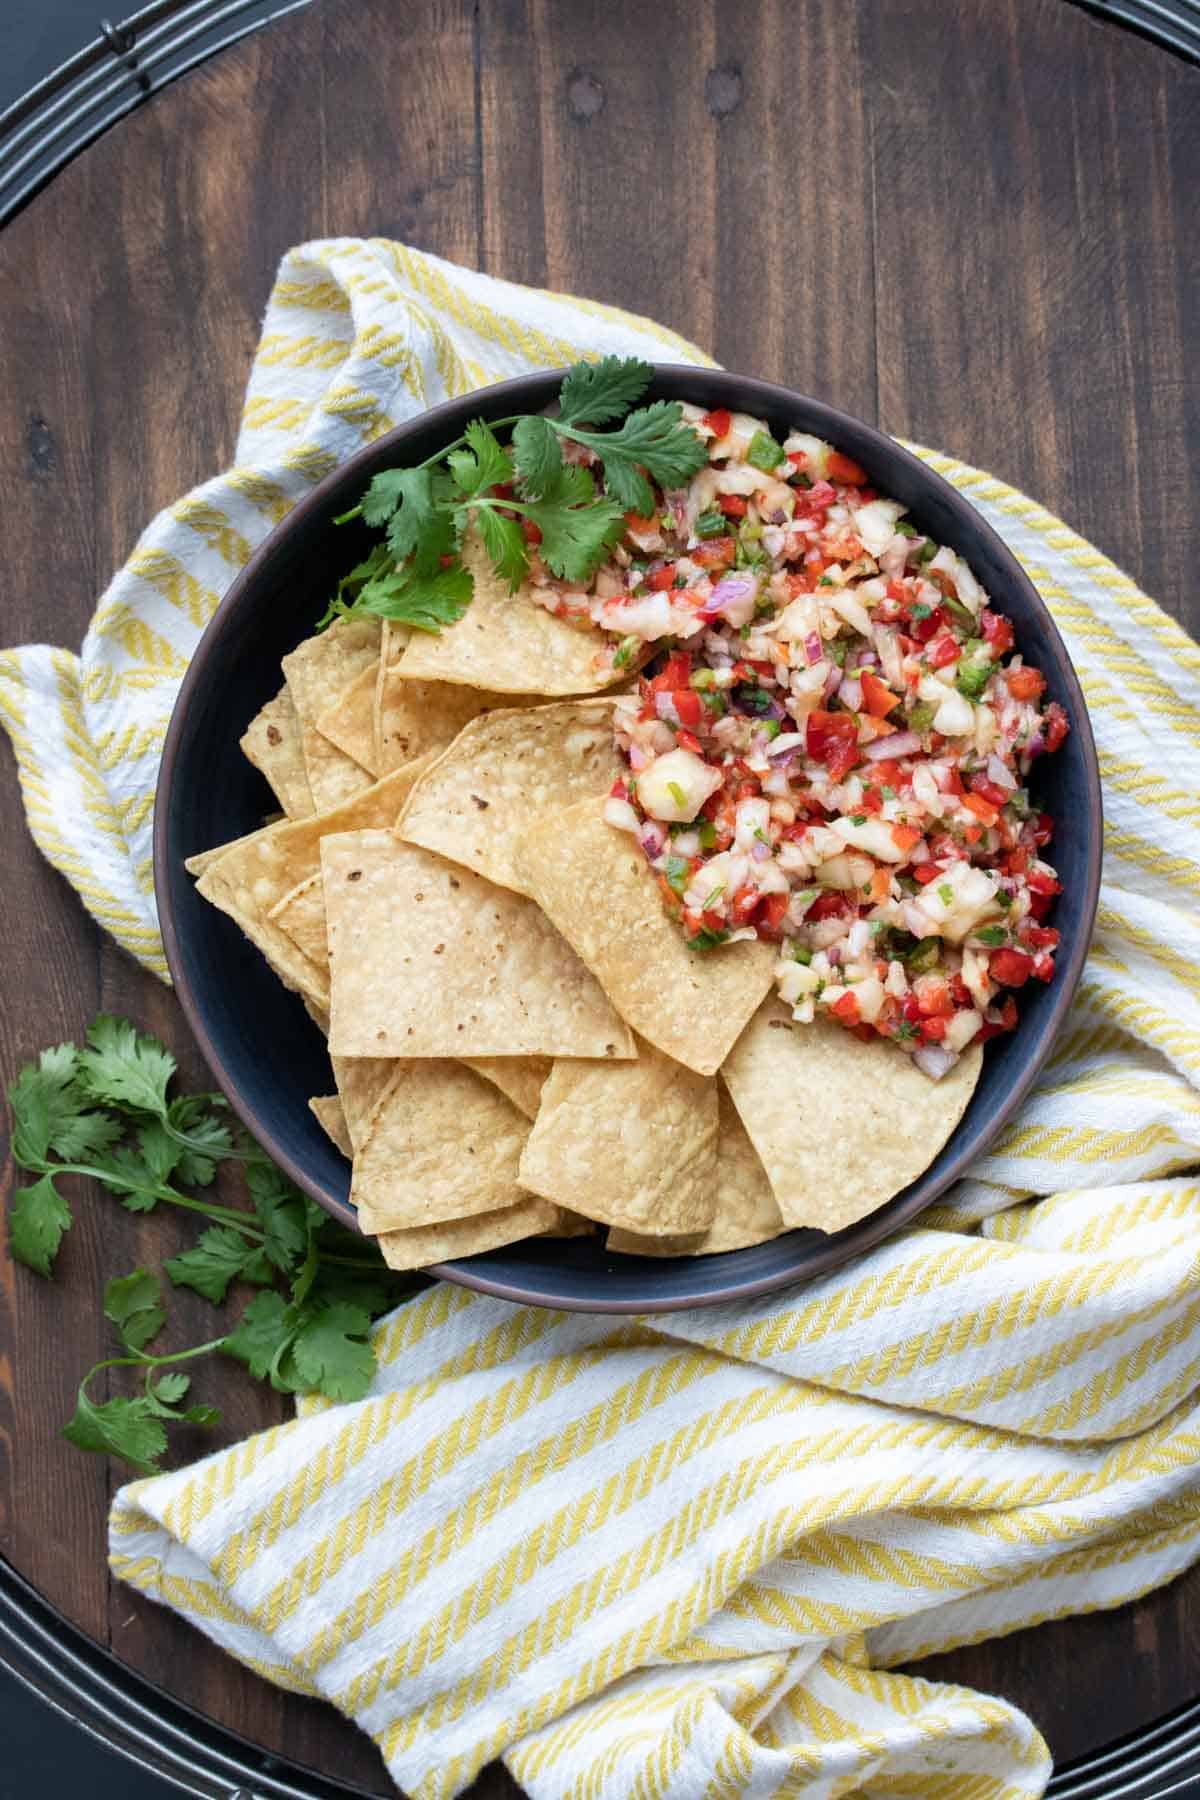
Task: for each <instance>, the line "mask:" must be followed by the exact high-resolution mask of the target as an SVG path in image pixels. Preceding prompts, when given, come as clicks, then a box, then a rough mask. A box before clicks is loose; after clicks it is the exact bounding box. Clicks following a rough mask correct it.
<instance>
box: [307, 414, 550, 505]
mask: <svg viewBox="0 0 1200 1800" xmlns="http://www.w3.org/2000/svg"><path fill="white" fill-rule="evenodd" d="M521 416H522V415H521V414H520V413H513V414H512V415H511V416H510V417H509V418H507V419H489V420H488V421H487V424H488V428H489V430H491V431H495V430H496V429H497V428H500V429H503V427H504V426H505V425H515V424H516V422H517V420H518V419H519V418H521ZM466 441H467V434H466V432H465V431H460V432H459V434H458V436H457V437H456V438H455V439H454V440H453V442H452V443H449V444H443V445H442V448H441V449H440V450H435V451H434V452H433V455H432V456H427V457H426V458H425V461H424V462H419V463H414V464H413V465H412V466H413V468H414V469H428V468H431V467H432V466H433V464H434V463H440V462H443V461H444V460H445V458H446V457H447V456H449V454H450V452H451V451H452V450H457V449H458V448H459V446H460V445H461V444H465V443H466ZM361 517H362V501H361V500H360V501H359V503H358V505H357V506H352V507H350V508H349V509H348V511H346V512H344V513H338V514H337V515H336V516H335V518H334V521H333V522H334V524H335V525H348V524H349V523H350V521H351V519H359V518H361Z"/></svg>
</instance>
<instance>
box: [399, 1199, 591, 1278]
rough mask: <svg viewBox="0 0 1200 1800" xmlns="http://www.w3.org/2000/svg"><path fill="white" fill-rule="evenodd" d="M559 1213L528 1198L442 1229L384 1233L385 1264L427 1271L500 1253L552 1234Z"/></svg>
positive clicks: (448, 1222) (423, 1227) (422, 1227)
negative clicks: (523, 1240)
mask: <svg viewBox="0 0 1200 1800" xmlns="http://www.w3.org/2000/svg"><path fill="white" fill-rule="evenodd" d="M558 1217H559V1212H558V1208H557V1207H556V1206H551V1205H550V1203H549V1201H546V1200H535V1199H534V1197H533V1195H532V1194H526V1196H525V1197H524V1199H522V1200H519V1201H518V1202H517V1204H516V1205H515V1206H506V1207H503V1208H502V1209H501V1210H500V1211H499V1212H490V1213H479V1214H478V1215H477V1216H476V1217H475V1218H473V1219H447V1220H446V1221H445V1223H444V1224H441V1225H418V1226H417V1227H415V1228H414V1229H412V1230H409V1231H385V1232H381V1233H380V1237H379V1248H380V1250H381V1251H382V1252H383V1260H384V1262H386V1263H387V1265H388V1267H389V1268H392V1269H427V1268H428V1267H429V1265H430V1264H431V1263H442V1262H449V1261H451V1260H452V1259H453V1260H457V1259H458V1258H459V1257H462V1256H480V1255H482V1253H483V1252H484V1251H485V1250H499V1249H500V1248H501V1247H502V1246H503V1245H504V1244H515V1243H516V1242H517V1241H518V1240H519V1239H521V1238H527V1237H533V1236H534V1235H535V1234H536V1233H537V1232H540V1231H551V1230H553V1229H554V1227H555V1224H556V1222H557V1220H558Z"/></svg>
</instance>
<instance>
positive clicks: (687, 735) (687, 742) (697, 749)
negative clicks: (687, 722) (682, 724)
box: [675, 731, 704, 756]
mask: <svg viewBox="0 0 1200 1800" xmlns="http://www.w3.org/2000/svg"><path fill="white" fill-rule="evenodd" d="M675 742H676V743H677V744H678V745H679V748H680V749H681V750H690V751H691V753H692V755H693V756H703V755H704V745H703V744H702V743H701V742H700V739H699V738H698V737H693V736H692V734H691V732H690V731H677V732H676V733H675Z"/></svg>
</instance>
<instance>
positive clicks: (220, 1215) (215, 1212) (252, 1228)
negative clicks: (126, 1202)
mask: <svg viewBox="0 0 1200 1800" xmlns="http://www.w3.org/2000/svg"><path fill="white" fill-rule="evenodd" d="M21 1167H22V1168H23V1169H27V1170H28V1171H29V1173H30V1174H31V1175H85V1176H87V1177H88V1179H89V1180H91V1181H99V1182H102V1183H103V1185H104V1186H105V1187H108V1188H118V1189H121V1190H122V1191H123V1192H125V1193H127V1194H153V1195H154V1198H155V1201H156V1202H157V1201H159V1200H166V1201H167V1202H168V1203H169V1204H170V1205H171V1206H181V1207H183V1208H184V1210H185V1211H186V1212H194V1213H201V1214H202V1215H203V1216H204V1217H205V1218H206V1219H214V1220H215V1221H216V1222H217V1223H218V1224H220V1225H235V1226H236V1227H237V1229H238V1230H239V1231H244V1232H245V1233H246V1235H247V1237H253V1238H257V1239H258V1240H259V1242H260V1243H263V1242H265V1239H266V1233H265V1232H263V1231H260V1230H259V1228H258V1226H257V1225H256V1224H255V1223H254V1221H253V1220H252V1219H251V1217H250V1215H249V1214H248V1213H245V1212H241V1211H239V1210H238V1208H237V1207H235V1206H220V1205H218V1204H217V1202H216V1201H215V1200H190V1199H189V1198H188V1196H187V1195H186V1194H180V1193H178V1192H177V1191H176V1189H175V1188H171V1187H166V1186H162V1187H160V1186H158V1185H157V1184H151V1183H148V1182H141V1181H135V1180H134V1179H133V1177H132V1176H130V1175H122V1174H121V1173H120V1171H119V1170H118V1169H97V1168H94V1167H93V1166H92V1165H91V1164H90V1163H69V1162H45V1161H39V1162H36V1163H34V1162H32V1161H30V1162H28V1163H22V1164H21Z"/></svg>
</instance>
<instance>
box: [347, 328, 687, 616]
mask: <svg viewBox="0 0 1200 1800" xmlns="http://www.w3.org/2000/svg"><path fill="white" fill-rule="evenodd" d="M652 374H653V370H652V368H651V366H650V364H649V363H644V362H639V361H638V360H637V359H636V358H632V357H617V356H606V357H603V358H602V359H601V360H600V361H599V362H595V363H576V364H575V366H574V367H573V368H571V369H569V370H568V371H567V373H566V375H565V376H564V378H563V383H562V388H561V390H560V393H559V406H558V413H557V415H556V416H555V417H553V418H550V417H547V416H545V415H544V414H540V413H538V414H515V415H513V416H512V417H511V418H507V419H499V420H497V421H496V422H495V425H494V426H493V425H489V424H486V423H485V422H484V421H483V420H482V419H473V420H472V421H471V423H470V424H469V425H468V426H467V428H466V430H465V431H464V432H463V433H462V435H461V437H458V438H456V439H455V440H454V442H453V443H452V444H449V445H447V446H446V448H445V449H444V450H440V451H438V452H437V453H436V454H435V455H433V456H431V457H428V458H427V459H426V460H425V462H423V463H421V464H420V465H419V466H418V467H416V468H413V469H384V470H382V471H381V473H380V474H378V475H376V476H375V478H374V480H373V481H372V482H371V484H370V486H369V487H368V489H367V491H366V493H365V494H364V495H363V498H362V500H361V501H360V503H359V504H358V505H357V506H355V507H352V508H351V509H350V510H349V511H348V512H345V513H343V514H341V515H340V517H339V519H338V520H337V521H336V522H337V523H338V524H344V523H346V522H347V521H348V520H351V519H359V518H361V519H362V521H363V523H364V524H366V525H368V526H371V527H373V528H375V529H377V530H381V531H382V532H383V533H384V536H383V539H382V541H381V542H380V543H378V544H376V545H375V546H374V548H373V549H372V550H371V552H370V554H369V555H368V556H367V557H365V558H364V560H363V561H362V562H360V563H358V564H356V565H355V567H354V568H353V569H351V570H350V572H349V574H348V575H346V576H344V577H343V578H342V580H341V581H340V582H339V584H338V589H337V592H336V594H335V595H334V597H333V599H332V601H331V602H330V605H329V610H328V612H327V613H326V615H325V618H324V619H323V620H322V621H321V623H322V624H327V623H329V622H330V621H331V620H332V619H334V618H336V617H338V616H340V615H343V614H346V613H350V612H368V613H375V614H377V615H378V616H379V617H381V618H384V619H392V620H396V621H398V622H401V623H403V624H407V625H411V626H414V627H415V628H416V629H417V630H419V631H429V632H437V631H440V630H441V629H442V627H443V626H444V625H451V624H453V623H454V622H455V621H456V620H458V619H461V618H462V616H463V614H464V613H465V611H466V609H467V607H468V606H469V605H470V603H471V598H472V592H473V581H472V577H471V572H470V570H469V569H468V568H467V567H466V566H465V564H464V563H463V560H462V545H463V541H464V539H465V537H466V534H467V532H468V530H470V529H471V528H472V527H473V528H474V529H475V530H476V531H477V532H478V534H479V537H480V539H481V541H482V543H483V547H484V549H485V551H486V552H487V555H488V557H489V559H490V561H491V563H492V566H493V568H494V569H495V571H496V573H497V575H499V577H500V579H501V580H502V581H504V582H505V583H506V584H507V586H508V589H509V591H510V593H515V592H516V590H517V588H519V587H520V585H521V583H522V582H523V581H524V580H525V578H526V576H527V575H528V573H529V545H530V540H532V541H533V542H536V543H537V545H538V554H539V555H540V557H541V559H542V561H543V562H544V563H545V564H546V567H547V568H548V569H550V571H551V572H552V574H554V575H557V576H559V577H561V578H562V579H563V580H565V581H571V582H585V581H587V580H588V579H589V577H590V576H592V575H593V574H594V573H595V571H596V570H597V569H598V568H599V567H600V564H601V563H602V562H603V561H604V560H605V558H606V556H607V555H608V553H609V552H610V551H611V550H612V549H613V548H614V547H615V545H616V544H617V543H619V542H620V539H621V537H622V535H623V534H624V530H625V515H626V513H628V512H634V513H637V514H639V515H641V516H645V515H646V514H648V513H650V512H651V511H652V510H653V507H654V489H653V487H652V486H651V483H657V484H658V485H659V486H660V487H677V486H679V485H680V484H681V483H682V482H684V481H686V480H687V479H688V477H689V476H691V475H694V474H695V473H696V471H697V470H698V469H701V468H703V467H704V465H705V463H706V461H707V451H706V449H705V446H704V443H703V440H702V439H701V438H700V436H699V435H698V433H696V432H695V431H693V430H692V428H691V427H690V426H689V425H687V424H685V422H684V419H683V409H682V407H681V406H680V404H679V402H678V401H676V400H669V401H668V400H655V401H653V402H652V403H651V404H650V405H649V406H639V405H638V404H637V403H638V401H639V400H640V399H641V398H642V395H643V394H644V393H645V391H646V388H647V385H648V384H649V381H650V378H651V376H652ZM605 426H606V427H608V428H609V429H607V430H601V429H597V428H598V427H605ZM498 431H507V432H508V433H509V442H508V443H507V445H506V444H504V443H502V442H501V440H500V438H499V437H498V436H497V432H498ZM568 445H578V446H580V447H581V448H582V449H583V450H584V451H586V452H587V453H588V457H587V458H585V460H588V459H594V461H595V462H596V463H598V465H599V468H600V471H601V475H602V484H601V485H597V481H596V479H595V477H594V476H593V474H592V471H591V468H589V467H584V466H583V464H582V463H581V462H580V461H579V460H578V458H577V457H576V458H575V459H572V458H570V457H568V456H565V455H564V447H565V446H568Z"/></svg>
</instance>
